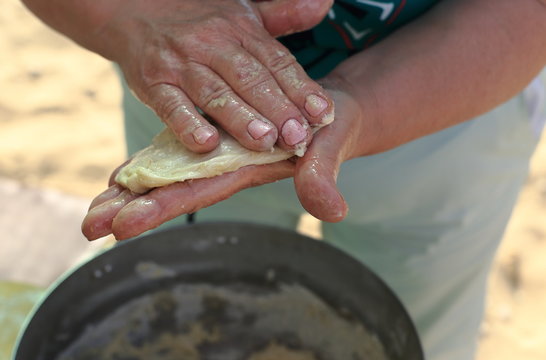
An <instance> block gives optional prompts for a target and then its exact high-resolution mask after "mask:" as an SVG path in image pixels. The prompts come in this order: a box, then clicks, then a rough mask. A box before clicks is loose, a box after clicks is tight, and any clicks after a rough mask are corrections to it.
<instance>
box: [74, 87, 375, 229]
mask: <svg viewBox="0 0 546 360" xmlns="http://www.w3.org/2000/svg"><path fill="white" fill-rule="evenodd" d="M326 87H327V88H328V89H329V90H330V94H331V96H332V97H333V99H334V100H335V102H336V108H337V115H336V121H334V122H333V123H332V124H330V125H328V126H326V127H324V128H322V129H321V130H320V131H319V132H317V133H316V134H315V136H314V139H313V142H312V143H311V145H310V147H309V149H308V150H307V152H306V153H305V156H303V157H302V158H296V161H295V163H293V162H291V161H288V160H287V161H282V162H278V163H274V164H269V165H260V166H247V167H244V168H241V169H239V170H237V171H235V172H231V173H226V174H223V175H220V176H217V177H213V178H208V179H196V180H190V181H185V182H180V183H174V184H171V185H168V186H165V187H161V188H157V189H154V190H152V191H150V192H148V193H146V194H143V195H137V194H134V193H131V192H130V191H129V190H126V189H123V188H122V187H121V186H120V185H113V186H111V187H110V188H109V189H108V190H106V191H105V192H104V193H102V194H101V195H99V196H97V198H96V199H95V200H94V201H93V203H92V204H91V207H90V210H89V213H88V214H87V216H86V218H85V219H84V222H83V225H82V230H83V233H84V234H85V236H86V237H87V238H88V239H90V240H93V239H97V238H99V237H102V236H105V235H108V234H110V233H113V234H114V235H115V237H116V238H117V239H118V240H121V239H126V238H130V237H133V236H136V235H139V234H141V233H143V232H144V231H147V230H150V229H153V228H155V227H157V226H159V225H161V224H162V223H164V222H166V221H168V220H170V219H173V218H175V217H177V216H179V215H182V214H187V213H192V212H195V211H197V210H199V209H202V208H204V207H207V206H210V205H213V204H215V203H217V202H219V201H222V200H224V199H227V198H228V197H230V196H231V195H233V194H235V193H237V192H239V191H241V190H243V189H245V188H248V187H253V186H259V185H262V184H266V183H269V182H273V181H277V180H280V179H284V178H288V177H292V176H293V177H294V182H295V187H296V192H297V194H298V197H299V199H300V202H301V204H302V205H303V207H304V208H305V209H306V210H307V211H308V212H309V213H311V214H312V215H314V216H315V217H317V218H318V219H320V220H324V221H329V222H337V221H341V220H342V219H343V218H344V217H345V216H346V214H347V211H348V208H347V204H346V203H345V200H344V199H343V196H342V195H341V194H340V193H339V191H338V189H337V187H336V177H337V173H338V171H339V166H340V165H341V163H342V162H343V161H345V160H347V159H350V158H353V157H356V156H359V155H361V154H363V153H364V152H365V151H366V150H365V149H366V147H367V142H368V141H367V139H370V140H371V136H370V135H368V134H374V133H375V129H374V128H373V126H374V122H373V121H364V118H363V113H362V109H361V108H360V106H359V105H358V103H357V102H356V101H355V100H354V98H353V97H352V95H351V94H350V89H349V88H348V87H347V86H346V85H345V84H343V83H340V82H337V81H333V80H327V83H326Z"/></svg>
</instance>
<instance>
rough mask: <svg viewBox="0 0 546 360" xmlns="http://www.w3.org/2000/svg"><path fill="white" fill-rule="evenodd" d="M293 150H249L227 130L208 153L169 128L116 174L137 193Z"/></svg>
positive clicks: (260, 162) (280, 157)
mask: <svg viewBox="0 0 546 360" xmlns="http://www.w3.org/2000/svg"><path fill="white" fill-rule="evenodd" d="M292 156H294V154H292V153H289V152H287V151H284V150H282V149H280V148H278V147H274V148H273V149H272V150H271V151H270V152H269V151H266V152H259V151H252V150H248V149H247V148H244V147H243V146H241V145H240V144H239V143H238V142H237V141H236V140H235V139H234V138H232V137H231V136H230V135H228V134H227V133H226V132H224V131H220V145H218V147H217V148H216V149H214V150H213V151H211V152H209V153H206V154H196V153H194V152H191V151H189V150H188V149H186V148H185V147H184V146H183V145H182V144H181V143H180V142H179V141H178V140H177V139H176V137H175V136H174V134H173V133H172V132H171V130H170V129H168V128H166V129H165V130H163V131H162V132H161V133H159V134H158V135H156V137H155V138H154V139H153V140H152V144H151V145H150V146H148V147H147V148H145V149H143V150H141V151H139V152H137V153H136V154H135V156H134V157H133V159H132V160H131V162H129V164H127V165H126V166H125V167H123V168H122V169H121V170H120V172H119V173H118V174H117V176H116V182H117V183H118V184H120V185H122V186H124V187H126V188H128V189H130V190H131V191H133V192H135V193H139V194H141V193H145V192H147V191H148V190H150V189H152V188H155V187H160V186H165V185H169V184H172V183H174V182H178V181H184V180H189V179H200V178H210V177H214V176H218V175H221V174H223V173H226V172H231V171H235V170H237V169H239V168H241V167H243V166H247V165H263V164H270V163H274V162H277V161H281V160H286V159H288V158H290V157H292Z"/></svg>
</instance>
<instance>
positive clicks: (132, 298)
mask: <svg viewBox="0 0 546 360" xmlns="http://www.w3.org/2000/svg"><path fill="white" fill-rule="evenodd" d="M287 289H288V290H287ZM290 291H295V292H294V293H290ZM285 293H286V294H285ZM173 294H175V295H173ZM294 294H296V295H294ZM285 295H286V296H285ZM300 295H301V296H300ZM307 295H309V296H310V298H309V299H310V300H309V299H308V298H307V297H306V296H307ZM282 296H285V297H284V298H283V297H282ZM313 297H314V298H313ZM317 299H318V300H317ZM306 302H308V303H306ZM135 304H137V305H138V304H140V305H138V306H140V308H139V309H140V310H138V311H140V312H138V311H137V313H138V314H137V315H135V313H130V312H129V310H127V309H129V308H130V309H133V310H134V309H137V307H138V306H137V305H135ZM142 309H145V311H144V310H142ZM141 310H142V311H141ZM131 311H132V310H131ZM143 314H144V315H143ZM146 314H147V315H146ZM332 314H333V315H332ZM146 316H148V317H149V318H148V319H144V318H143V317H146ZM108 321H110V323H108ZM197 321H199V324H200V326H201V327H200V328H199V331H198V333H199V334H200V335H199V336H197V335H195V334H197V332H196V328H195V327H193V325H191V326H190V325H189V324H190V323H192V324H195V323H196V322H197ZM121 322H124V324H122V325H119V324H118V323H121ZM112 323H116V324H117V325H115V326H118V325H119V326H118V327H120V326H121V327H124V329H125V330H124V331H126V332H127V333H128V335H127V334H126V335H123V336H125V337H124V338H123V339H125V340H124V341H129V342H131V346H134V347H135V348H136V349H140V350H138V351H140V352H141V353H142V354H143V353H144V352H146V351H150V344H151V341H152V340H154V341H156V340H157V341H159V340H158V339H160V338H159V335H158V334H159V333H161V332H166V333H168V334H169V336H170V339H171V340H173V339H175V337H176V336H178V338H176V339H178V340H177V341H178V343H177V344H180V341H182V340H180V339H183V341H187V339H188V336H189V335H188V334H189V333H190V332H192V334H193V335H191V336H193V338H192V339H194V340H195V339H196V338H197V337H198V338H199V339H198V340H195V341H196V343H195V344H194V345H195V346H194V348H192V350H191V351H190V350H187V349H184V351H188V352H187V355H185V356H180V354H178V355H174V353H173V354H171V355H169V354H170V351H173V350H172V349H167V346H166V345H165V344H163V345H161V346H163V347H159V348H157V349H156V350H157V353H154V354H156V355H150V353H149V352H148V353H147V354H148V355H146V357H144V358H147V359H149V360H155V359H157V360H163V359H188V360H191V359H203V360H220V359H225V360H238V359H241V360H244V359H266V358H267V357H259V356H257V355H256V356H255V355H252V354H256V353H257V352H259V351H262V350H264V349H270V348H271V347H272V346H273V347H275V346H277V347H279V346H282V347H283V349H284V350H286V351H288V352H290V351H291V352H292V353H294V354H296V355H298V356H300V357H294V359H308V358H309V359H321V360H357V359H361V360H365V359H366V360H367V359H371V360H374V359H375V358H374V357H372V356H373V355H370V356H369V357H366V356H363V355H362V351H365V350H362V349H363V346H364V345H362V341H364V340H361V338H359V337H358V336H360V335H362V334H361V333H362V331H361V330H362V329H364V331H365V332H366V336H369V337H370V338H371V339H375V340H377V341H378V343H380V345H381V346H382V348H383V351H384V352H385V354H384V355H385V358H386V359H389V360H422V359H423V358H424V357H423V352H422V349H421V345H420V342H419V338H418V336H417V333H416V330H415V328H414V326H413V324H412V322H411V320H410V318H409V316H408V314H407V312H406V311H405V309H404V308H403V306H402V304H401V303H400V302H399V301H398V299H397V298H396V296H395V295H394V294H393V293H392V291H391V290H390V289H389V288H388V287H387V286H386V285H385V284H384V283H383V282H382V281H381V280H380V279H379V278H378V277H377V276H376V275H374V274H373V273H372V272H371V271H370V270H369V269H367V268H366V267H365V266H364V265H363V264H361V263H360V262H358V261H356V260H355V259H353V258H351V257H350V256H348V255H347V254H345V253H343V252H342V251H340V250H337V249H335V248H334V247H332V246H330V245H328V244H327V243H324V242H322V241H317V240H313V239H310V238H307V237H305V236H302V235H300V234H297V233H295V232H292V231H288V230H283V229H278V228H274V227H269V226H264V225H257V224H243V223H201V224H197V225H189V226H184V227H175V228H171V229H169V230H166V231H163V232H157V233H154V234H152V235H148V236H144V237H141V238H139V239H135V240H129V241H125V242H123V243H120V244H119V245H117V246H115V247H114V248H112V249H110V250H108V251H106V252H104V253H102V254H100V255H98V256H96V257H95V258H93V259H92V260H90V261H89V262H87V263H85V264H84V265H82V266H80V267H79V268H78V269H76V270H74V271H73V272H72V273H70V274H68V275H66V276H65V277H64V278H63V279H61V280H60V281H58V282H57V284H56V286H54V287H53V288H52V290H51V291H50V293H49V294H48V295H47V296H46V297H45V298H44V300H43V302H42V303H41V304H40V305H39V306H37V307H36V309H35V311H34V313H33V314H32V316H31V317H30V318H29V321H28V323H27V326H26V328H25V329H24V331H23V332H22V334H21V336H20V339H19V342H18V346H17V350H16V352H15V355H14V359H15V360H54V359H62V360H64V359H78V360H84V359H105V360H106V359H107V358H108V356H111V357H110V358H111V359H127V360H129V359H138V358H139V357H138V356H136V355H135V353H131V354H132V355H131V354H126V355H123V356H121V355H119V354H117V355H112V354H113V353H112V352H111V351H110V350H108V349H110V348H109V347H108V346H110V347H111V345H109V344H107V343H105V341H106V340H108V339H109V340H111V339H114V338H119V336H118V335H116V334H115V333H114V332H110V327H112V328H113V327H115V326H114V325H112V326H111V324H112ZM105 324H107V325H108V326H110V327H105V326H106V325H105ZM128 324H129V325H130V328H128V327H127V326H129V325H128ZM355 329H356V330H355ZM194 330H195V331H194ZM112 331H113V330H112ZM116 331H117V330H116ZM97 334H99V335H97ZM194 335H195V336H194ZM86 336H87V337H86ZM101 336H102V338H101ZM161 336H162V337H161V339H160V340H161V341H164V340H165V339H166V338H165V337H164V336H163V335H161ZM180 336H185V337H184V338H182V337H180ZM196 336H197V337H196ZM126 337H127V339H129V340H127V339H126ZM87 338H89V339H90V340H89V341H88V340H85V341H88V342H89V344H87V345H85V346H87V348H88V350H89V349H102V350H101V351H103V352H101V353H100V355H97V354H99V353H91V352H89V351H90V350H89V351H88V352H87V353H86V352H85V351H83V350H78V349H77V346H80V345H81V344H82V342H83V341H84V340H82V339H87ZM157 341H156V342H157ZM366 341H367V340H366ZM75 344H76V345H75ZM78 344H80V345H78ZM85 346H84V347H85ZM123 346H127V344H124V345H123ZM177 346H178V345H177ZM357 348H358V349H357ZM67 349H68V350H67ZM105 349H106V350H105ZM107 350H108V351H110V353H109V354H110V355H108V356H107V355H105V354H106V352H107ZM284 350H283V351H284ZM78 351H79V352H78ZM97 351H98V350H97ZM264 351H265V350H264ZM92 354H95V355H92ZM302 356H303V357H302ZM305 356H309V357H305ZM279 357H284V359H285V360H286V359H288V358H290V356H288V355H286V356H285V355H279ZM267 359H269V358H267Z"/></svg>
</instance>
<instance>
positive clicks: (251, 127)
mask: <svg viewBox="0 0 546 360" xmlns="http://www.w3.org/2000/svg"><path fill="white" fill-rule="evenodd" d="M272 129H273V126H272V125H270V124H268V123H266V122H263V121H260V120H252V121H251V122H250V123H249V124H248V126H247V130H248V133H249V134H250V136H252V137H253V138H254V140H258V139H261V138H262V137H264V135H265V134H267V133H268V132H270V131H271V130H272Z"/></svg>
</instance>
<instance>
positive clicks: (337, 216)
mask: <svg viewBox="0 0 546 360" xmlns="http://www.w3.org/2000/svg"><path fill="white" fill-rule="evenodd" d="M322 130H327V129H322ZM323 132H324V131H321V132H319V133H317V135H315V138H314V139H313V143H312V144H311V147H310V148H309V150H308V151H307V152H306V154H305V156H304V157H303V158H301V159H299V160H298V161H297V163H296V173H295V175H294V182H295V187H296V192H297V194H298V198H299V200H300V202H301V204H302V205H303V207H304V208H305V209H306V210H307V211H308V212H309V213H310V214H311V215H313V216H315V217H316V218H318V219H320V220H323V221H328V222H338V221H341V220H343V218H345V216H346V215H347V211H348V210H349V209H348V206H347V203H346V202H345V200H344V199H343V196H342V195H341V193H340V192H339V190H338V189H337V186H336V178H337V174H338V172H339V166H340V165H341V162H342V156H341V155H340V154H341V153H340V152H339V148H338V146H339V144H336V143H335V142H329V141H328V140H329V139H328V138H327V137H326V138H322V139H320V140H319V139H318V138H317V137H318V136H319V135H323V134H322V133H323Z"/></svg>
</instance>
